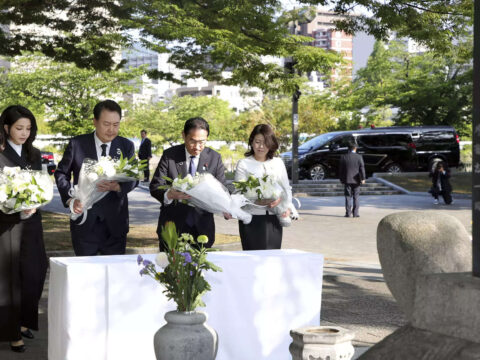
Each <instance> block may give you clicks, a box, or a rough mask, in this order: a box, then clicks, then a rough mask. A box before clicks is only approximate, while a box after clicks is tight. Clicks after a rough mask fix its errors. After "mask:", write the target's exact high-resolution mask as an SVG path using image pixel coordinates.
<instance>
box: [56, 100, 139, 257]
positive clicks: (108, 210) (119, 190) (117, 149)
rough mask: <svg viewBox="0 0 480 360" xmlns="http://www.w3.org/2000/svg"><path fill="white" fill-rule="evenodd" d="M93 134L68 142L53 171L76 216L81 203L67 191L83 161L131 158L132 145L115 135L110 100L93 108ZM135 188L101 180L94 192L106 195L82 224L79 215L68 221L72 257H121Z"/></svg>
mask: <svg viewBox="0 0 480 360" xmlns="http://www.w3.org/2000/svg"><path fill="white" fill-rule="evenodd" d="M93 114H94V119H93V124H94V125H95V131H94V132H93V133H90V134H85V135H79V136H75V137H74V138H72V139H71V140H70V142H69V143H68V146H67V148H66V149H65V153H64V154H63V158H62V160H61V161H60V162H59V164H58V167H57V170H56V171H55V180H56V182H57V188H58V191H59V192H60V196H61V198H62V202H63V204H64V205H65V207H69V206H70V205H71V204H70V202H71V201H73V204H72V205H71V206H70V208H71V209H72V210H73V212H74V213H76V214H80V213H81V212H82V211H83V210H87V209H83V204H82V203H81V202H80V201H79V200H78V199H73V198H72V197H71V196H70V194H69V191H70V189H71V187H72V184H71V183H70V180H71V178H72V174H73V185H76V184H77V183H78V176H79V173H80V169H81V167H82V164H83V160H84V159H86V158H89V159H94V160H98V159H99V158H100V157H101V156H107V155H110V156H111V157H112V158H115V157H117V158H118V157H119V156H120V153H122V154H123V156H124V157H128V158H131V157H134V156H135V147H134V145H133V143H132V142H131V141H130V140H128V139H126V138H123V137H121V136H117V135H118V129H119V126H120V119H121V117H122V110H121V108H120V106H119V105H118V104H117V103H116V102H115V101H113V100H105V101H102V102H99V103H98V104H97V105H95V108H94V109H93ZM135 186H137V182H136V181H130V182H122V183H118V182H117V181H101V182H99V183H98V184H97V189H98V190H99V191H102V192H108V194H107V195H106V196H105V197H104V198H103V199H102V200H100V201H98V202H97V203H95V204H94V205H93V206H92V208H91V209H88V213H85V214H84V215H83V216H85V215H86V216H87V219H86V221H85V222H84V223H83V224H81V225H80V222H81V221H82V218H83V216H80V217H79V218H78V219H77V220H75V221H72V220H70V231H71V234H72V243H73V249H74V250H75V254H76V255H79V256H81V255H84V256H91V255H97V254H98V253H99V254H101V255H114V254H125V247H126V239H127V233H128V228H129V226H128V198H127V194H128V193H129V192H130V191H132V190H133V189H134V188H135Z"/></svg>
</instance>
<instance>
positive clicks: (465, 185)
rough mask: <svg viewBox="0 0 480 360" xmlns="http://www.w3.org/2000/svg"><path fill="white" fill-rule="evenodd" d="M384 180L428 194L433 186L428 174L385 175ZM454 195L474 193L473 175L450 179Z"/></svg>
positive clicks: (461, 174)
mask: <svg viewBox="0 0 480 360" xmlns="http://www.w3.org/2000/svg"><path fill="white" fill-rule="evenodd" d="M382 178H383V179H385V180H387V181H390V182H391V183H394V184H396V185H398V186H401V187H403V188H404V189H406V190H409V191H425V192H427V191H428V190H429V189H430V188H431V186H432V178H430V177H428V174H427V173H425V175H417V174H408V173H404V174H398V175H385V176H382ZM450 184H452V188H453V193H454V194H471V193H472V174H471V173H453V174H452V176H451V177H450Z"/></svg>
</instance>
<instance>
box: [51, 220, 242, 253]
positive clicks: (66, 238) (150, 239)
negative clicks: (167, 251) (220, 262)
mask: <svg viewBox="0 0 480 360" xmlns="http://www.w3.org/2000/svg"><path fill="white" fill-rule="evenodd" d="M42 218H43V238H44V241H45V248H46V250H47V251H52V250H56V251H61V250H73V248H72V242H71V238H70V222H69V219H68V215H65V214H56V213H51V212H46V211H43V212H42ZM156 230H157V226H156V225H132V224H130V231H129V233H128V234H127V247H158V237H157V232H156ZM239 241H240V238H239V237H238V236H236V235H226V234H215V244H216V245H221V244H230V243H234V242H239Z"/></svg>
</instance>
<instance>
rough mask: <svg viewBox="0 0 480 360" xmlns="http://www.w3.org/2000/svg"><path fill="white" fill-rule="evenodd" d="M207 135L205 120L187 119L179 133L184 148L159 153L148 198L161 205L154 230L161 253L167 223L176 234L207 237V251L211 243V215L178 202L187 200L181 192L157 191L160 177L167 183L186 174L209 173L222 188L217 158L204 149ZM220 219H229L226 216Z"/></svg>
mask: <svg viewBox="0 0 480 360" xmlns="http://www.w3.org/2000/svg"><path fill="white" fill-rule="evenodd" d="M209 133H210V128H209V125H208V123H207V121H206V120H205V119H203V118H201V117H195V118H191V119H188V120H187V121H186V122H185V125H184V127H183V132H182V137H183V140H184V144H181V145H176V146H173V147H171V148H169V149H167V150H165V151H164V152H163V155H162V158H161V159H160V162H159V163H158V166H157V169H156V170H155V174H154V175H153V178H152V181H151V182H150V194H151V195H152V196H153V197H154V198H155V199H157V200H158V201H160V203H161V208H160V217H159V219H158V227H157V234H158V239H159V244H160V250H161V251H163V250H165V245H164V242H163V239H162V237H161V230H162V227H163V226H164V225H165V223H166V222H168V221H173V222H174V223H175V225H176V227H177V231H178V232H179V233H190V234H192V235H193V237H194V238H196V237H197V236H198V235H207V236H208V243H207V244H206V247H211V246H212V245H213V243H214V242H215V222H214V220H213V214H212V213H209V212H206V211H203V210H200V209H198V208H194V207H192V206H189V205H186V204H183V203H182V202H181V201H178V200H185V199H188V198H189V197H190V196H189V195H187V194H185V193H183V192H181V191H177V190H174V189H169V190H163V189H159V186H161V185H166V184H167V181H166V180H165V179H164V178H163V176H166V177H169V178H171V179H175V178H177V177H179V176H181V177H182V178H184V177H185V176H187V175H188V174H191V175H192V176H194V175H195V174H196V173H197V172H198V173H203V172H209V173H211V174H212V175H213V176H215V178H217V180H218V181H220V182H221V183H222V184H224V185H225V167H224V166H223V162H222V158H221V156H220V154H219V153H217V152H216V151H215V150H212V149H210V148H208V147H205V144H206V143H207V138H208V135H209ZM224 216H225V218H230V215H229V214H224Z"/></svg>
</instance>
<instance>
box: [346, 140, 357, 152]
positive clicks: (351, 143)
mask: <svg viewBox="0 0 480 360" xmlns="http://www.w3.org/2000/svg"><path fill="white" fill-rule="evenodd" d="M357 147H358V146H357V143H356V142H355V141H349V142H348V150H350V151H353V150H355V149H356V148H357Z"/></svg>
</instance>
